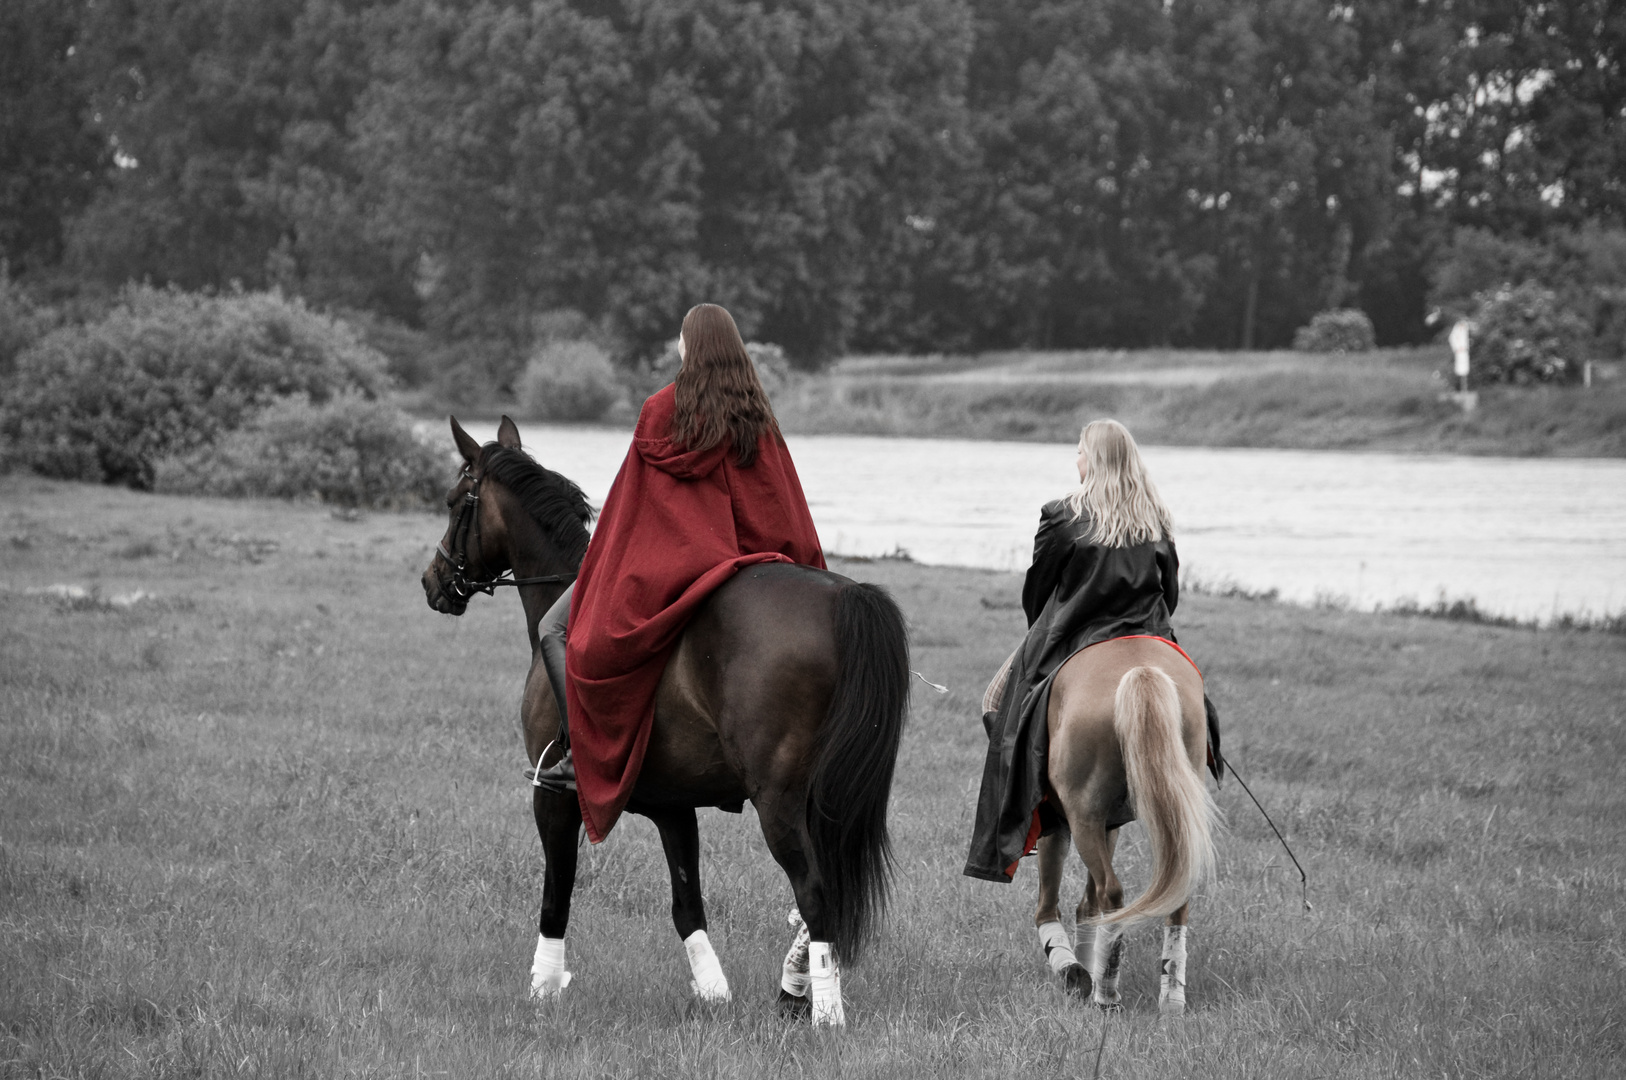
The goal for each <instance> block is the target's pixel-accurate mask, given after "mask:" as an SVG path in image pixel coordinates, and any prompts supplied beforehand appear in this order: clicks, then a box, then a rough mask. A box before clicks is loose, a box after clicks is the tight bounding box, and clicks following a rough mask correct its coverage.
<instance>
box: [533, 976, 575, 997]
mask: <svg viewBox="0 0 1626 1080" xmlns="http://www.w3.org/2000/svg"><path fill="white" fill-rule="evenodd" d="M569 985H570V972H568V971H565V972H561V973H560V974H559V975H558V976H554V977H551V978H549V977H544V978H540V979H537V978H533V979H532V980H531V1000H532V1001H535V1002H545V1001H558V1000H559V999H560V998H561V997H563V996H564V993H565V987H567V986H569Z"/></svg>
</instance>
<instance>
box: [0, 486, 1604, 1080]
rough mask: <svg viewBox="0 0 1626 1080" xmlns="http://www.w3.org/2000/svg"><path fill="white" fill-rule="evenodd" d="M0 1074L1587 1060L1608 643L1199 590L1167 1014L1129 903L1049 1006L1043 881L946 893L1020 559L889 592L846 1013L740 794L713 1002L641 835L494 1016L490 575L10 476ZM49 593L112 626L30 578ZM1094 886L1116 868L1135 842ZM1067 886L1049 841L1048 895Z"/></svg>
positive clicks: (374, 539) (500, 733)
mask: <svg viewBox="0 0 1626 1080" xmlns="http://www.w3.org/2000/svg"><path fill="white" fill-rule="evenodd" d="M0 505H3V506H4V510H3V511H0V536H3V539H0V545H3V550H5V552H6V554H7V565H6V568H5V571H4V574H3V580H4V581H5V583H6V586H7V587H6V588H5V589H4V590H3V591H0V927H3V932H0V973H3V978H0V1076H5V1077H12V1076H16V1077H24V1076H28V1077H32V1076H51V1077H55V1076H69V1077H79V1076H84V1077H121V1076H130V1077H134V1076H177V1075H201V1076H226V1075H231V1076H265V1077H269V1076H279V1077H280V1076H288V1075H294V1074H296V1073H300V1074H305V1075H319V1076H333V1077H340V1076H369V1077H373V1076H376V1077H417V1076H433V1075H440V1076H453V1077H475V1076H503V1075H514V1076H526V1077H536V1076H550V1077H552V1076H559V1077H588V1076H594V1077H596V1076H606V1075H625V1076H633V1075H637V1076H684V1077H688V1076H727V1077H735V1076H738V1077H753V1078H754V1077H760V1076H775V1075H786V1076H799V1075H819V1076H827V1075H840V1076H876V1077H898V1076H903V1077H925V1076H932V1077H936V1076H995V1075H997V1076H1054V1075H1066V1076H1088V1075H1091V1073H1092V1071H1093V1069H1094V1065H1095V1060H1096V1058H1095V1055H1096V1052H1097V1046H1098V1043H1099V1040H1101V1039H1102V1037H1103V1032H1104V1035H1105V1045H1104V1048H1103V1049H1102V1051H1101V1054H1102V1057H1101V1061H1102V1068H1101V1074H1102V1075H1104V1076H1112V1077H1148V1078H1149V1077H1164V1076H1204V1077H1219V1078H1227V1077H1249V1078H1258V1077H1283V1078H1288V1077H1291V1078H1299V1077H1305V1076H1339V1077H1348V1078H1365V1077H1392V1076H1445V1077H1480V1076H1537V1075H1540V1076H1561V1077H1565V1078H1567V1080H1581V1078H1584V1077H1602V1076H1610V1075H1618V1070H1619V1063H1620V1061H1621V1060H1622V1059H1623V1057H1626V1029H1623V1028H1622V1026H1621V1024H1620V1008H1621V1001H1622V989H1621V988H1622V986H1623V985H1626V939H1623V933H1622V925H1621V919H1622V915H1621V912H1622V911H1623V910H1626V855H1623V854H1622V852H1623V847H1622V828H1623V825H1622V823H1623V821H1626V794H1623V793H1622V787H1621V784H1620V781H1619V762H1620V761H1621V760H1622V757H1623V755H1626V638H1622V637H1620V636H1615V635H1603V634H1582V633H1565V632H1555V631H1540V632H1537V631H1530V630H1519V629H1506V628H1499V627H1488V626H1479V625H1468V624H1460V623H1449V622H1442V621H1435V620H1425V619H1415V618H1400V617H1396V616H1372V615H1361V614H1353V613H1346V612H1332V611H1319V610H1313V609H1300V608H1291V607H1285V606H1278V605H1274V604H1268V603H1259V602H1251V601H1248V600H1245V599H1238V598H1222V597H1213V596H1194V597H1191V598H1189V600H1188V601H1187V603H1185V604H1183V605H1182V608H1181V612H1180V618H1179V620H1178V622H1179V626H1180V630H1181V636H1182V640H1183V641H1185V642H1186V644H1187V645H1188V647H1189V648H1190V649H1191V651H1192V653H1193V655H1194V656H1196V657H1197V658H1198V659H1199V660H1200V661H1201V662H1202V663H1203V664H1204V666H1205V668H1206V669H1207V671H1208V674H1209V682H1210V687H1211V689H1212V692H1213V694H1214V696H1215V698H1216V699H1217V700H1218V702H1219V703H1220V705H1221V707H1222V709H1223V710H1224V712H1225V715H1226V722H1227V729H1228V742H1227V746H1228V748H1229V749H1230V750H1231V751H1232V753H1233V755H1234V756H1235V758H1236V759H1237V760H1238V762H1239V763H1241V764H1242V765H1243V767H1244V770H1245V774H1246V776H1247V778H1248V779H1249V780H1250V781H1251V782H1252V784H1253V786H1254V789H1255V790H1256V791H1257V792H1258V793H1259V794H1260V795H1261V797H1263V798H1264V799H1265V800H1266V801H1267V803H1268V805H1269V806H1270V807H1271V808H1272V810H1273V812H1274V813H1275V815H1276V818H1277V821H1278V823H1279V824H1280V825H1281V826H1282V827H1283V829H1284V830H1285V831H1286V833H1287V834H1288V836H1289V837H1290V838H1291V840H1292V841H1293V843H1294V845H1295V847H1296V850H1297V852H1298V855H1299V858H1300V859H1301V860H1302V861H1303V862H1304V864H1305V865H1306V867H1307V868H1308V869H1309V872H1310V883H1311V888H1312V894H1311V895H1312V899H1313V900H1314V902H1315V911H1314V912H1313V913H1309V914H1306V913H1305V912H1304V911H1302V910H1301V908H1300V906H1299V903H1298V882H1297V879H1296V876H1295V875H1294V874H1293V872H1292V869H1291V866H1290V865H1288V864H1287V861H1286V859H1285V858H1284V857H1283V855H1282V853H1281V851H1280V849H1279V848H1278V847H1277V846H1276V842H1275V840H1274V839H1273V838H1272V837H1271V836H1270V834H1269V832H1268V830H1267V829H1266V827H1265V825H1264V823H1263V822H1262V821H1261V820H1260V818H1259V816H1258V814H1257V812H1256V811H1255V810H1254V809H1253V808H1252V806H1251V805H1249V804H1248V803H1247V802H1246V801H1245V799H1244V797H1243V795H1242V793H1241V792H1240V791H1239V790H1238V788H1237V787H1236V785H1235V784H1234V783H1232V782H1228V783H1227V784H1226V786H1225V787H1224V788H1223V789H1222V790H1221V791H1220V793H1219V802H1220V804H1221V806H1222V807H1224V808H1225V810H1226V811H1227V813H1228V815H1229V817H1230V822H1231V824H1230V828H1229V831H1228V832H1227V834H1226V835H1225V836H1224V837H1223V838H1222V840H1221V842H1220V850H1221V869H1220V872H1219V876H1218V879H1217V881H1216V882H1215V883H1214V884H1213V885H1211V886H1210V887H1208V888H1207V889H1206V890H1205V892H1204V893H1203V894H1202V895H1201V896H1200V897H1199V898H1198V899H1197V900H1196V901H1195V903H1194V908H1193V926H1194V930H1193V945H1192V954H1191V956H1192V961H1191V985H1190V996H1191V1005H1192V1009H1191V1012H1190V1014H1189V1015H1188V1016H1187V1018H1186V1019H1185V1020H1184V1021H1183V1022H1179V1023H1174V1024H1163V1023H1160V1022H1159V1021H1158V1019H1157V1018H1156V1015H1155V1010H1156V993H1157V977H1156V967H1157V959H1156V954H1157V937H1158V935H1157V931H1155V930H1154V929H1150V928H1145V929H1141V930H1140V931H1138V932H1135V933H1134V934H1132V936H1131V938H1130V947H1129V956H1128V961H1127V972H1126V979H1125V992H1126V1004H1127V1008H1126V1010H1125V1011H1124V1012H1123V1013H1122V1014H1121V1015H1118V1016H1115V1017H1112V1018H1110V1019H1107V1020H1105V1021H1103V1018H1102V1017H1101V1016H1100V1015H1099V1014H1097V1013H1095V1012H1093V1011H1091V1010H1087V1009H1085V1008H1082V1007H1081V1006H1079V1005H1078V1004H1077V1003H1076V1002H1074V1001H1072V1000H1069V999H1068V998H1066V997H1065V996H1064V995H1063V994H1062V993H1060V992H1059V990H1058V989H1057V987H1056V985H1055V984H1054V983H1053V982H1052V980H1051V979H1050V978H1049V976H1048V974H1047V972H1046V970H1045V968H1044V965H1043V963H1042V961H1041V958H1040V956H1039V952H1038V949H1037V946H1036V943H1035V941H1034V935H1033V931H1032V926H1031V915H1032V904H1033V889H1034V877H1035V874H1034V871H1033V869H1032V868H1031V866H1025V867H1024V868H1023V870H1022V872H1021V874H1020V875H1019V877H1018V882H1017V884H1015V885H1014V886H997V885H992V884H988V883H985V882H978V881H972V880H970V879H968V878H965V877H962V876H961V874H960V866H961V863H962V861H963V858H964V853H965V844H966V839H967V835H968V829H969V823H970V817H971V812H972V802H973V798H974V794H975V790H976V782H977V775H978V770H979V768H980V763H981V759H982V753H983V739H982V735H981V727H980V725H979V724H978V722H977V718H976V702H977V700H978V699H979V697H980V695H981V692H982V686H983V682H984V680H985V679H986V678H987V677H988V675H989V674H990V673H991V672H992V671H993V669H994V667H995V665H996V664H997V663H998V661H999V660H1000V659H1001V657H1002V656H1003V654H1004V652H1005V651H1006V650H1007V649H1008V648H1009V647H1010V645H1011V644H1012V642H1013V641H1014V640H1015V638H1016V636H1017V634H1018V632H1019V629H1020V618H1021V616H1020V612H1019V611H1018V610H1017V608H1016V606H1015V599H1016V595H1017V578H1016V577H1015V576H1014V575H1005V574H996V573H991V572H981V571H973V570H948V569H931V568H924V567H919V566H915V565H911V564H907V563H896V562H878V563H842V564H840V568H841V569H843V570H844V571H845V572H848V573H851V574H853V575H854V576H859V577H864V578H871V579H874V580H878V581H882V582H884V583H886V584H887V585H888V586H889V587H890V588H891V589H892V590H893V591H894V593H895V595H896V596H897V597H898V599H899V601H900V602H901V603H902V605H903V607H904V609H905V611H906V612H907V614H908V616H909V619H910V621H911V623H912V627H913V637H914V666H915V667H917V668H918V669H920V670H921V671H922V672H923V673H925V674H926V675H927V676H928V677H929V678H932V679H934V680H936V681H939V682H944V683H947V684H949V686H950V687H951V688H952V692H951V693H950V694H948V695H946V696H939V695H937V694H935V693H933V692H931V691H930V690H927V689H925V688H923V687H920V686H918V685H917V687H916V691H917V692H916V696H915V704H914V711H913V716H912V719H911V723H910V727H909V729H908V733H907V737H906V741H905V746H904V750H903V754H902V758H901V760H900V762H899V768H898V774H897V775H898V779H897V786H896V790H895V793H894V800H893V822H894V835H895V840H896V844H897V855H898V869H897V879H896V889H895V896H894V903H893V906H892V915H891V918H890V920H889V923H888V927H887V930H886V932H885V935H884V937H883V939H882V941H881V943H880V944H879V946H878V948H877V950H876V951H875V953H874V954H873V956H872V958H871V961H870V962H869V963H868V964H867V965H865V966H864V967H862V968H858V969H854V970H852V971H850V972H848V973H847V977H846V979H845V987H846V991H847V1009H848V1016H849V1019H850V1022H851V1026H850V1027H849V1028H848V1030H847V1031H846V1032H845V1033H844V1034H841V1035H839V1036H827V1035H821V1034H818V1033H814V1032H812V1031H810V1030H808V1029H806V1028H804V1027H799V1026H795V1025H788V1024H786V1023H785V1022H783V1021H781V1020H780V1019H779V1017H778V1016H777V1015H776V1013H775V1011H774V1009H773V1008H772V1006H771V1004H770V1003H771V1000H772V996H773V993H774V987H775V984H776V978H777V968H778V963H779V958H780V956H781V955H782V954H783V950H784V947H785V945H786V942H787V936H788V935H787V930H786V927H785V925H784V914H785V910H786V908H787V907H788V906H789V903H790V898H789V890H788V887H787V886H786V885H785V882H784V878H783V877H782V876H781V874H780V873H779V871H778V869H777V868H776V867H775V866H774V864H773V862H772V860H771V859H770V858H769V856H768V854H767V852H766V850H765V849H764V847H763V844H762V841H761V838H760V835H759V833H758V831H757V828H756V823H755V820H754V817H753V815H752V814H751V812H750V811H749V810H747V811H746V813H745V815H743V816H742V817H735V816H730V815H724V814H721V813H718V812H715V811H705V812H703V813H702V824H701V828H702V835H703V837H704V843H705V854H704V861H703V871H704V874H705V881H706V892H707V897H708V901H709V904H710V913H711V923H712V934H713V937H714V940H715V941H716V942H717V944H718V948H719V951H720V954H721V957H722V960H723V963H724V966H725V969H726V970H727V972H728V974H729V976H730V978H731V979H732V981H733V984H734V990H735V994H736V999H735V1001H734V1002H733V1003H732V1004H730V1005H727V1006H723V1007H719V1008H704V1007H699V1006H697V1005H695V1004H694V1003H693V1002H692V1000H691V998H690V995H689V992H688V973H687V968H686V965H685V963H684V961H683V959H682V953H681V949H680V947H679V945H678V942H677V940H676V936H675V934H674V933H673V931H672V929H671V924H670V921H669V916H668V906H669V894H668V890H667V886H666V881H665V871H664V863H663V860H662V857H661V854H660V847H659V843H658V841H657V839H656V836H655V832H654V830H653V828H652V827H650V826H649V825H648V823H647V822H645V821H642V820H640V819H629V820H628V821H627V822H626V823H624V824H623V825H622V826H621V827H620V828H618V829H617V831H616V832H615V833H614V834H613V835H612V837H611V838H610V841H609V842H608V843H607V844H605V845H604V846H602V847H599V848H590V849H586V850H584V852H583V859H582V869H581V879H580V883H579V888H578V892H577V900H576V906H575V917H574V920H573V923H572V929H571V935H570V939H571V950H572V966H573V968H574V970H575V972H576V982H575V983H574V985H572V987H571V989H570V996H569V999H568V1000H567V1001H566V1002H564V1003H562V1004H560V1005H557V1006H554V1007H550V1008H543V1009H538V1008H536V1007H534V1006H533V1005H531V1004H530V1003H528V1002H527V1001H526V1000H525V998H524V990H525V987H526V985H527V968H528V964H529V959H530V954H531V948H532V944H533V942H534V933H535V931H534V925H535V923H534V919H535V913H536V905H537V903H538V899H539V890H540V882H541V866H540V862H541V859H540V850H539V846H538V844H537V841H536V837H535V835H534V831H533V828H532V825H531V823H530V820H529V811H528V794H527V790H526V789H525V787H524V785H523V782H522V779H521V776H520V764H521V758H520V750H519V741H518V737H517V734H516V731H515V726H514V717H515V712H516V703H517V700H518V696H519V689H520V680H521V676H522V673H523V671H524V668H525V665H526V660H527V657H526V649H525V645H524V634H523V629H522V626H521V620H520V614H519V610H518V605H517V603H516V602H515V601H514V598H513V597H505V598H501V599H497V600H490V599H485V598H481V599H479V600H478V601H477V602H476V603H475V604H474V605H473V606H472V608H471V610H470V613H469V614H468V615H467V616H465V617H464V618H462V619H460V620H454V619H450V618H447V617H443V616H438V615H435V614H433V613H431V612H430V611H429V610H428V609H427V607H425V606H424V603H423V600H422V595H421V592H420V590H419V587H418V584H417V577H418V573H419V572H420V570H421V569H422V567H423V565H424V564H425V562H426V561H427V558H428V553H429V550H430V546H431V545H432V543H433V541H434V539H435V538H436V536H437V535H438V533H439V532H440V530H441V529H442V527H443V524H444V523H443V520H442V519H440V518H435V517H430V516H427V515H401V516H392V515H378V516H372V517H365V518H362V519H360V520H355V521H345V520H340V519H338V518H335V517H333V516H331V515H329V514H328V513H327V512H325V511H323V510H320V509H316V508H311V507H306V506H297V507H291V506H287V505H280V504H268V503H226V502H219V501H209V500H184V499H179V498H168V497H157V496H143V495H138V494H133V493H130V492H126V491H121V490H112V489H103V488H95V487H82V486H75V485H67V484H59V483H52V482H46V481H42V480H38V479H34V478H23V477H4V478H0ZM53 582H77V583H81V584H86V585H95V586H97V587H98V588H99V590H100V592H99V595H100V597H102V598H111V597H112V596H114V595H117V594H121V593H125V592H127V591H128V590H130V589H133V588H137V587H139V588H142V589H146V590H149V591H151V592H154V593H156V594H157V597H158V598H157V599H156V600H144V601H141V602H138V603H136V604H135V605H134V606H132V607H129V608H128V609H120V608H115V607H111V606H108V605H106V604H105V603H102V602H97V601H95V600H86V601H80V602H77V603H75V602H70V601H62V600H56V599H51V598H49V597H46V596H38V595H27V594H25V592H24V591H23V589H24V588H25V587H26V586H37V585H46V584H50V583H53ZM1125 833H1126V840H1125V844H1124V845H1123V852H1124V854H1123V857H1122V860H1121V869H1122V870H1123V872H1124V875H1125V877H1126V880H1127V882H1128V884H1129V887H1130V888H1131V890H1132V891H1133V890H1135V889H1137V888H1138V887H1140V885H1142V884H1144V882H1145V880H1146V846H1145V842H1144V838H1143V836H1142V835H1141V834H1140V833H1139V831H1138V828H1137V827H1133V826H1132V827H1130V828H1129V829H1126V830H1125ZM1080 886H1081V878H1080V871H1079V870H1078V867H1077V864H1076V863H1075V865H1074V867H1073V869H1072V871H1071V873H1070V875H1069V880H1068V884H1067V893H1068V896H1069V897H1070V898H1072V897H1076V896H1077V894H1078V890H1079V888H1080Z"/></svg>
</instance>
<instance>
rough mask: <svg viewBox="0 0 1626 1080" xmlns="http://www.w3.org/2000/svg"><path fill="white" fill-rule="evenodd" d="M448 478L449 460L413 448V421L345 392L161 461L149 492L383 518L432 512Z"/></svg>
mask: <svg viewBox="0 0 1626 1080" xmlns="http://www.w3.org/2000/svg"><path fill="white" fill-rule="evenodd" d="M451 472H452V462H451V458H450V455H449V454H448V453H444V452H442V451H439V450H436V449H435V448H434V447H433V446H431V445H429V444H428V443H426V442H424V441H423V440H421V439H419V438H418V437H417V436H416V435H415V434H414V433H413V427H412V419H411V417H409V416H407V415H406V414H405V413H404V412H402V411H401V410H400V409H399V408H397V407H395V406H394V405H392V404H390V403H388V402H384V401H378V400H373V399H369V398H366V397H363V396H362V395H361V394H359V393H355V392H347V393H343V394H340V395H338V396H336V397H333V398H330V399H329V400H327V401H325V402H321V403H313V402H311V401H310V400H309V399H308V398H305V397H303V396H301V397H291V398H283V399H281V400H279V401H276V402H274V403H272V404H271V405H268V406H266V407H265V408H263V409H261V410H259V411H258V412H256V413H255V414H253V415H252V416H251V417H250V418H249V419H248V420H247V422H246V423H245V424H244V425H243V426H242V427H241V428H239V429H237V430H236V431H232V432H229V433H227V434H226V435H225V436H223V437H222V438H221V439H220V440H219V441H218V442H217V443H215V444H214V445H212V446H202V447H197V448H194V449H192V450H191V451H189V452H187V453H185V454H179V455H175V456H171V457H166V458H162V459H160V460H158V461H157V462H156V463H155V468H154V486H155V487H156V488H157V489H158V490H159V491H167V492H174V493H179V494H195V495H224V496H231V497H270V498H285V499H294V498H315V499H318V500H320V501H322V502H326V503H335V504H337V505H340V506H352V507H380V508H382V507H403V506H422V505H427V504H430V503H433V502H434V501H435V499H436V497H437V496H438V495H439V494H441V493H442V491H443V490H444V488H445V484H446V478H447V477H448V476H449V475H450V474H451Z"/></svg>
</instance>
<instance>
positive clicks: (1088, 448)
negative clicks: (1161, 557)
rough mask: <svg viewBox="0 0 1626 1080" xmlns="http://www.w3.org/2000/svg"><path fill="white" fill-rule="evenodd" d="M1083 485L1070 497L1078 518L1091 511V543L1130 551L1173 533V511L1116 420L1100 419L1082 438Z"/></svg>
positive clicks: (1089, 427)
mask: <svg viewBox="0 0 1626 1080" xmlns="http://www.w3.org/2000/svg"><path fill="white" fill-rule="evenodd" d="M1078 447H1079V450H1080V452H1081V453H1082V454H1083V455H1084V482H1083V483H1082V484H1080V485H1079V486H1078V488H1077V489H1076V490H1075V491H1073V492H1071V493H1069V494H1068V495H1067V505H1068V506H1069V507H1071V508H1072V511H1073V520H1075V521H1076V520H1078V519H1079V518H1082V517H1083V516H1084V515H1085V514H1086V513H1088V514H1089V516H1090V520H1091V521H1093V522H1094V523H1095V528H1094V530H1093V531H1092V532H1091V534H1090V539H1091V540H1093V541H1094V542H1095V543H1097V544H1105V545H1106V546H1107V547H1129V546H1130V545H1132V544H1144V543H1148V542H1151V541H1154V540H1162V539H1164V538H1165V537H1168V536H1172V535H1173V533H1174V526H1173V521H1172V520H1171V518H1170V517H1169V508H1168V507H1167V506H1164V505H1163V500H1162V498H1160V497H1159V496H1158V493H1157V487H1156V486H1155V485H1154V484H1153V483H1152V478H1151V477H1150V476H1148V475H1147V474H1146V463H1145V462H1143V461H1142V460H1141V456H1140V447H1138V446H1136V445H1135V437H1134V436H1133V435H1131V434H1129V429H1128V428H1126V427H1124V426H1123V425H1122V424H1120V423H1118V421H1116V420H1096V421H1094V422H1093V423H1090V424H1086V425H1085V426H1084V430H1083V431H1082V432H1081V433H1080V434H1079V437H1078Z"/></svg>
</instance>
